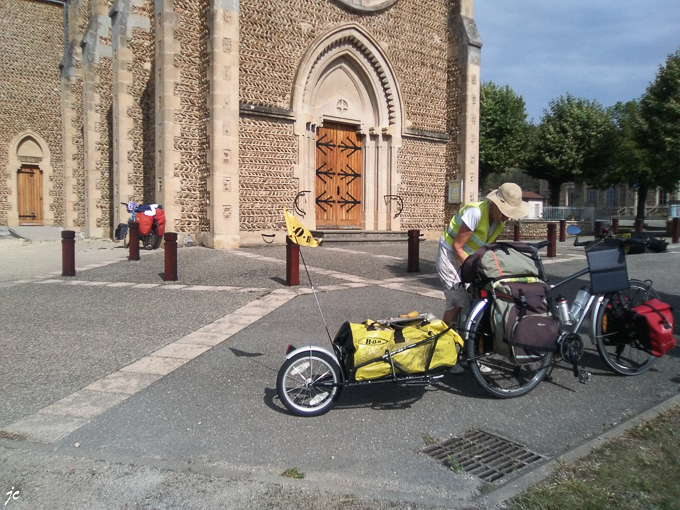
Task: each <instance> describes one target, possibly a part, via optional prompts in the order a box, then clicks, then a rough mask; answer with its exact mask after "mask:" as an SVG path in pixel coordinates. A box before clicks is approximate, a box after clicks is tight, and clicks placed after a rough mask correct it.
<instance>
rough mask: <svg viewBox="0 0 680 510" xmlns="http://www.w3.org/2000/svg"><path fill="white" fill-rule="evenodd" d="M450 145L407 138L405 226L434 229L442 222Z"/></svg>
mask: <svg viewBox="0 0 680 510" xmlns="http://www.w3.org/2000/svg"><path fill="white" fill-rule="evenodd" d="M445 153H446V145H444V144H441V143H432V142H424V141H420V140H410V139H405V140H404V141H403V142H402V147H401V150H400V151H399V158H398V165H399V169H400V171H401V185H400V189H399V195H400V196H401V197H402V198H403V200H404V206H405V207H404V211H403V213H402V214H401V216H400V218H401V227H402V229H405V230H408V229H420V230H431V229H433V228H437V227H439V225H441V223H442V220H441V218H442V214H443V211H444V195H443V194H442V192H441V190H442V189H444V187H445V182H444V179H445V175H446V167H445V164H446V157H445Z"/></svg>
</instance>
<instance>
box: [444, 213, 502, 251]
mask: <svg viewBox="0 0 680 510" xmlns="http://www.w3.org/2000/svg"><path fill="white" fill-rule="evenodd" d="M490 206H491V202H489V201H486V200H485V201H483V202H472V203H469V204H467V205H466V206H464V207H462V208H461V209H460V211H458V212H457V213H456V215H455V216H454V217H453V218H451V222H450V223H449V226H448V227H446V230H445V231H444V233H443V234H442V237H444V240H445V241H446V242H447V243H448V244H450V245H451V248H453V238H454V237H456V235H457V234H458V231H459V230H460V227H461V226H462V225H463V220H462V219H461V218H462V216H463V213H464V212H465V210H466V209H468V208H469V207H476V208H478V209H479V210H480V211H481V212H482V217H481V218H480V219H479V222H478V223H477V228H475V230H474V232H472V235H470V239H469V240H468V242H467V243H465V244H464V245H463V251H464V252H465V253H467V254H468V255H472V254H473V253H474V252H476V251H477V250H478V249H479V248H481V247H482V246H484V245H485V244H489V243H491V242H493V241H494V239H496V238H497V237H498V236H499V235H500V233H501V232H502V231H503V227H504V226H505V222H502V221H499V222H498V224H497V225H496V228H494V229H493V232H491V234H490V235H489V223H490V221H489V220H490V218H489V208H490Z"/></svg>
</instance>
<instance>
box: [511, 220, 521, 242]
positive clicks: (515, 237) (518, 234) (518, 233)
mask: <svg viewBox="0 0 680 510" xmlns="http://www.w3.org/2000/svg"><path fill="white" fill-rule="evenodd" d="M521 238H522V233H521V231H520V226H519V221H518V222H517V223H515V225H514V228H513V236H512V239H513V241H515V242H519V240H520V239H521Z"/></svg>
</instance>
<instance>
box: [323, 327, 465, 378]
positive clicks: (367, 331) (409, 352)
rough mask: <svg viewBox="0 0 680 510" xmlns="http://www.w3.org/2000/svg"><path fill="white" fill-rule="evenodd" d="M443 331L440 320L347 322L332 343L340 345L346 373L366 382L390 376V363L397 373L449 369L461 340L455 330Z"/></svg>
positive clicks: (461, 343) (453, 363)
mask: <svg viewBox="0 0 680 510" xmlns="http://www.w3.org/2000/svg"><path fill="white" fill-rule="evenodd" d="M446 330H447V326H446V324H445V323H444V322H443V321H441V320H433V321H428V320H423V319H422V318H419V319H414V320H413V321H408V322H405V321H400V322H399V323H378V322H374V321H371V320H367V321H366V322H364V323H362V324H356V323H349V322H346V323H345V324H343V326H342V327H341V328H340V331H339V332H338V334H337V335H336V337H335V340H334V341H333V342H334V343H335V344H336V345H338V346H340V349H341V352H342V358H343V362H344V363H345V367H346V368H347V371H348V373H350V374H353V376H354V377H353V378H354V379H355V380H357V381H365V380H370V379H379V378H381V377H385V376H388V375H391V373H392V364H394V367H395V370H396V372H397V373H398V374H399V373H400V374H419V373H423V372H425V371H426V370H428V368H429V370H433V369H435V368H441V367H445V368H448V367H452V366H453V365H455V364H456V361H457V358H458V350H457V346H461V348H462V346H463V339H462V338H461V337H460V335H458V333H456V332H455V331H453V330H451V329H449V330H448V331H446ZM411 346H413V347H411ZM433 349H434V352H432V351H433ZM431 353H432V360H431V361H430V365H429V367H428V366H427V363H428V359H429V357H430V354H431Z"/></svg>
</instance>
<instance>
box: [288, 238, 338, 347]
mask: <svg viewBox="0 0 680 510" xmlns="http://www.w3.org/2000/svg"><path fill="white" fill-rule="evenodd" d="M295 240H296V241H297V236H296V237H295ZM300 258H301V259H302V265H303V266H305V273H307V279H308V280H309V285H310V287H312V294H314V300H315V301H316V306H317V308H318V309H319V314H320V315H321V320H322V321H323V327H324V328H326V334H327V335H328V340H330V342H331V344H332V343H333V338H332V337H331V332H330V331H328V325H327V324H326V318H325V317H324V316H323V311H322V310H321V304H320V303H319V298H318V297H317V296H316V289H315V288H314V284H313V283H312V276H311V275H310V274H309V269H307V263H306V262H305V257H304V255H302V250H300Z"/></svg>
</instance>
